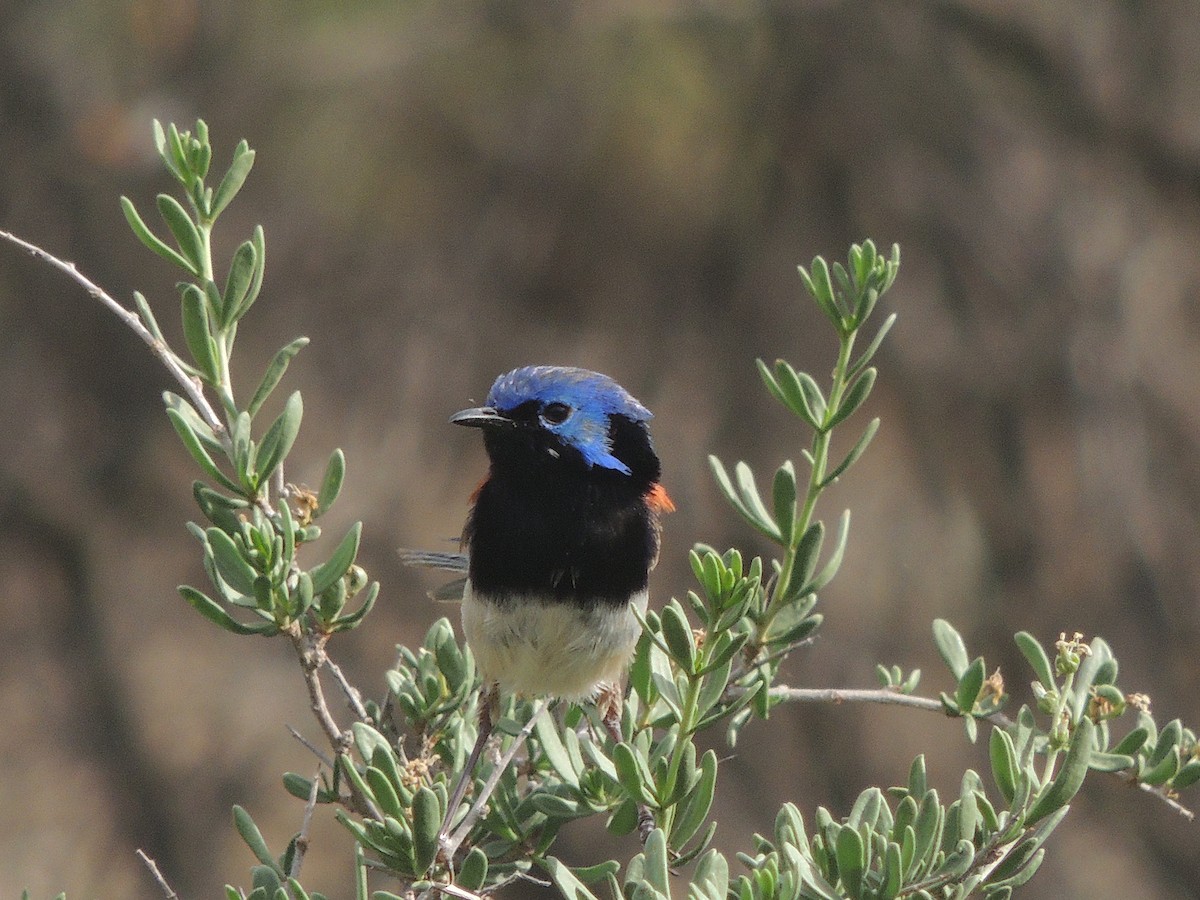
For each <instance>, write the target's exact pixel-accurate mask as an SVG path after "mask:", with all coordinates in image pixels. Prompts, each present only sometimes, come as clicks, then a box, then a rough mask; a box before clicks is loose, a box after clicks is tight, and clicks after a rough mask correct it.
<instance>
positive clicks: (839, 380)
mask: <svg viewBox="0 0 1200 900" xmlns="http://www.w3.org/2000/svg"><path fill="white" fill-rule="evenodd" d="M854 336H855V332H853V331H851V332H848V333H846V334H843V335H841V340H840V346H839V348H838V358H837V362H836V363H835V364H834V367H833V379H832V384H831V385H830V388H829V399H828V400H827V401H826V406H825V419H826V421H828V419H829V417H830V416H831V415H833V413H834V412H836V411H837V408H838V406H840V405H841V402H842V394H843V393H844V392H845V390H846V370H847V369H848V367H849V365H850V354H851V351H852V350H853V349H854ZM822 424H824V423H822ZM831 433H832V429H831V428H823V429H822V430H820V431H818V432H817V433H816V434H814V435H813V444H812V466H811V467H810V469H809V474H808V489H807V490H806V491H805V494H804V505H803V506H802V507H801V508H800V515H799V517H798V518H797V519H796V526H795V530H794V535H795V536H794V538H793V539H792V542H791V544H790V546H788V548H787V552H786V553H785V554H784V559H783V565H782V567H781V569H780V572H779V579H778V580H777V581H776V582H775V590H774V591H773V592H772V594H771V599H770V602H769V603H768V607H769V608H770V607H777V605H778V603H779V601H780V600H781V599H782V598H783V597H786V596H787V593H788V590H789V589H790V587H791V582H792V572H793V570H794V569H795V565H796V551H797V550H798V549H799V546H800V538H801V537H803V535H804V533H805V532H806V531H808V527H809V526H810V525H811V524H812V519H813V513H814V512H815V510H816V507H817V498H818V497H820V496H821V491H822V490H824V487H823V485H822V482H823V481H824V480H825V472H826V470H827V469H828V467H829V436H830V434H831ZM769 624H770V618H768V621H767V625H769Z"/></svg>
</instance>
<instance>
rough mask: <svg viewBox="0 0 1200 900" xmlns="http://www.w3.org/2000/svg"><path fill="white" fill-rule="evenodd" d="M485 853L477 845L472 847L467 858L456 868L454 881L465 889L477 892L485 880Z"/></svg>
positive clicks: (486, 867) (486, 866) (486, 868)
mask: <svg viewBox="0 0 1200 900" xmlns="http://www.w3.org/2000/svg"><path fill="white" fill-rule="evenodd" d="M487 872H488V858H487V854H486V853H484V852H483V851H482V850H480V849H479V848H478V847H472V848H471V852H470V853H468V854H467V858H466V859H464V860H463V863H462V865H461V866H459V869H458V877H457V878H455V880H454V883H455V884H457V885H458V886H459V887H460V888H462V889H463V890H465V891H471V892H477V891H478V890H479V889H480V888H482V887H483V883H484V882H485V881H486V880H487Z"/></svg>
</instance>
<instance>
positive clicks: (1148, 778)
mask: <svg viewBox="0 0 1200 900" xmlns="http://www.w3.org/2000/svg"><path fill="white" fill-rule="evenodd" d="M1088 721H1090V720H1088ZM1179 763H1180V759H1179V748H1178V747H1171V748H1169V750H1168V751H1167V754H1166V755H1165V756H1163V757H1162V758H1161V759H1160V760H1159V761H1158V762H1157V763H1147V765H1146V767H1145V769H1144V770H1143V771H1141V772H1139V773H1138V781H1141V782H1143V783H1145V784H1151V785H1154V786H1156V787H1157V786H1158V785H1160V784H1166V783H1167V782H1168V781H1170V780H1171V779H1172V778H1174V777H1175V773H1176V772H1178V771H1179Z"/></svg>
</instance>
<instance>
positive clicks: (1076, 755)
mask: <svg viewBox="0 0 1200 900" xmlns="http://www.w3.org/2000/svg"><path fill="white" fill-rule="evenodd" d="M1094 733H1095V725H1093V724H1092V720H1091V719H1089V718H1087V717H1086V716H1085V717H1084V718H1083V719H1081V720H1080V721H1079V724H1078V725H1076V726H1075V733H1074V734H1073V735H1071V743H1070V744H1069V745H1068V747H1067V753H1066V756H1065V757H1064V758H1063V762H1062V768H1060V769H1059V770H1058V774H1057V775H1055V776H1054V781H1053V782H1051V783H1050V786H1049V787H1048V788H1046V789H1045V790H1044V791H1043V792H1042V794H1041V796H1039V797H1038V799H1037V800H1036V801H1035V802H1034V804H1033V808H1032V809H1030V810H1029V815H1028V816H1026V817H1025V825H1026V826H1027V827H1028V826H1029V825H1032V824H1033V823H1034V822H1037V821H1038V820H1039V819H1043V818H1045V817H1046V816H1048V815H1050V814H1051V813H1054V812H1057V811H1058V810H1060V809H1062V808H1063V807H1064V806H1066V805H1067V804H1068V803H1070V802H1071V798H1072V797H1074V796H1075V794H1076V792H1078V790H1079V788H1080V786H1081V785H1082V784H1083V779H1084V778H1085V777H1086V776H1087V770H1088V763H1089V762H1090V760H1091V755H1092V740H1093V735H1094Z"/></svg>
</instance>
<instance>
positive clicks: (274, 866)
mask: <svg viewBox="0 0 1200 900" xmlns="http://www.w3.org/2000/svg"><path fill="white" fill-rule="evenodd" d="M233 823H234V825H235V826H237V830H238V834H240V835H241V836H242V840H243V841H245V842H246V846H247V847H249V848H250V852H251V853H253V854H254V855H255V857H256V858H257V859H258V861H259V862H260V863H262V864H263V865H264V866H267V867H268V868H270V869H271V870H272V871H274V872H275V873H276V874H278V875H282V874H283V872H281V871H280V870H279V863H278V862H276V860H275V857H273V856H272V855H271V851H270V850H268V849H267V842H266V841H264V840H263V836H262V832H260V831H259V830H258V826H257V825H255V824H254V820H253V819H252V818H250V813H248V812H246V810H245V809H243V808H242V807H241V806H234V807H233Z"/></svg>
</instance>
